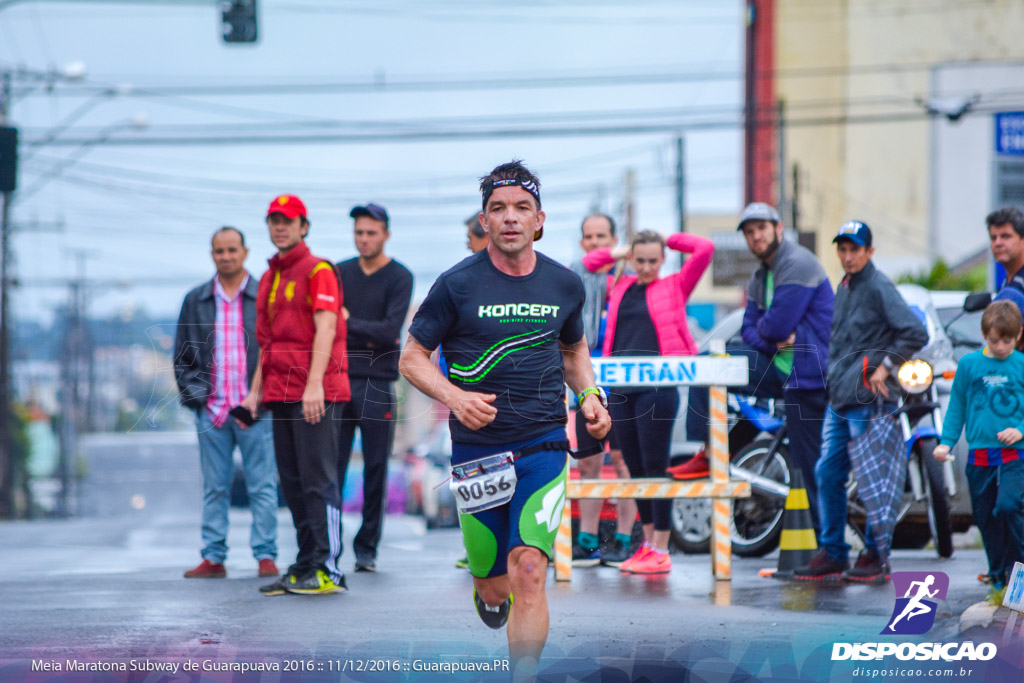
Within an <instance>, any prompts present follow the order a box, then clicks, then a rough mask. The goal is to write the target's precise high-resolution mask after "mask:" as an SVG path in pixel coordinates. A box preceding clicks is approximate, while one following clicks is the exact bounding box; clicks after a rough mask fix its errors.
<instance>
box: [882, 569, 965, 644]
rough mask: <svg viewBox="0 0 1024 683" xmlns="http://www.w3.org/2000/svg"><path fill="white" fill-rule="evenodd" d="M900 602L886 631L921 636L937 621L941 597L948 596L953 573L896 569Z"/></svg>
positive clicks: (888, 633)
mask: <svg viewBox="0 0 1024 683" xmlns="http://www.w3.org/2000/svg"><path fill="white" fill-rule="evenodd" d="M892 586H893V588H894V589H895V590H896V606H895V607H893V610H892V616H891V617H889V623H888V624H887V625H886V627H885V628H884V629H882V633H883V634H885V635H893V634H896V635H903V636H917V635H921V634H922V633H927V632H928V630H929V629H930V628H931V627H932V626H933V625H934V624H935V612H936V608H937V607H938V602H937V601H938V600H945V599H946V592H947V591H948V590H949V577H948V576H946V574H944V573H942V572H893V573H892Z"/></svg>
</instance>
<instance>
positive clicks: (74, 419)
mask: <svg viewBox="0 0 1024 683" xmlns="http://www.w3.org/2000/svg"><path fill="white" fill-rule="evenodd" d="M72 253H73V254H74V257H75V261H76V262H77V267H76V269H75V270H76V275H75V277H74V278H73V279H71V280H69V281H68V313H67V323H66V324H67V329H66V331H65V337H64V340H65V342H64V344H65V346H64V353H63V355H62V357H61V374H62V376H63V377H62V381H61V385H62V390H61V413H62V415H63V419H62V422H61V432H60V440H61V449H60V484H61V485H60V498H59V499H58V502H57V516H58V517H61V518H67V517H70V516H71V514H72V512H73V510H72V504H71V500H72V493H73V491H72V488H73V485H74V475H73V468H74V463H75V454H76V453H77V451H78V433H79V431H80V430H81V427H82V423H83V420H82V418H83V413H84V410H83V407H84V406H83V404H84V403H85V402H84V401H83V400H82V397H81V395H80V394H81V390H80V387H81V384H82V382H83V374H86V373H84V372H83V367H82V366H83V356H84V355H85V354H90V355H91V349H87V348H86V346H87V344H86V333H85V323H86V321H85V288H86V277H85V259H86V258H88V257H89V256H90V252H89V251H88V250H86V249H75V250H73V252H72ZM90 346H91V345H90ZM89 398H90V400H91V399H92V396H91V395H90V397H89Z"/></svg>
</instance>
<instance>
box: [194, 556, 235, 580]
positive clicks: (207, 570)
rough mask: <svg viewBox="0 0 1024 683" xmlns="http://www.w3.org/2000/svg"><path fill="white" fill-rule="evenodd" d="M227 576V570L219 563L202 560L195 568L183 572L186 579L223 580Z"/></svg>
mask: <svg viewBox="0 0 1024 683" xmlns="http://www.w3.org/2000/svg"><path fill="white" fill-rule="evenodd" d="M227 575H228V570H227V569H225V568H224V565H222V564H221V563H220V562H210V561H209V560H203V561H202V562H200V563H199V565H198V566H197V567H193V568H192V569H189V570H188V571H187V572H185V578H186V579H223V578H224V577H226V576H227Z"/></svg>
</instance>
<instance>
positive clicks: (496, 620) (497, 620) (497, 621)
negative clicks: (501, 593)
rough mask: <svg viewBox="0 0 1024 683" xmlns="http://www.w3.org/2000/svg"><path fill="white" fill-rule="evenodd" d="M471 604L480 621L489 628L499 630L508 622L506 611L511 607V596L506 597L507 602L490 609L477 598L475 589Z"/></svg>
mask: <svg viewBox="0 0 1024 683" xmlns="http://www.w3.org/2000/svg"><path fill="white" fill-rule="evenodd" d="M473 602H474V603H475V604H476V613H477V614H479V615H480V619H481V621H483V622H484V623H485V624H487V625H488V626H489V627H490V628H501V627H502V626H504V625H505V624H506V623H507V622H508V611H509V609H510V608H511V607H512V596H511V595H509V596H508V600H506V601H505V602H503V603H501V604H500V605H498V606H497V607H491V606H490V605H488V604H487V603H485V602H484V601H483V600H481V599H480V598H479V597H478V596H477V594H476V588H474V589H473Z"/></svg>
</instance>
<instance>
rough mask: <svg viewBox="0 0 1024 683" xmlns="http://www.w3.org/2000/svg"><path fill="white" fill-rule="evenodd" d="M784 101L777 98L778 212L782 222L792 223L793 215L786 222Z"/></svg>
mask: <svg viewBox="0 0 1024 683" xmlns="http://www.w3.org/2000/svg"><path fill="white" fill-rule="evenodd" d="M785 114H786V102H785V100H783V99H781V98H780V99H779V102H778V113H777V116H778V117H779V118H778V148H779V203H778V204H777V206H778V207H779V213H780V214H782V224H783V225H792V222H793V217H792V216H790V221H789V223H786V125H785V121H786V116H785Z"/></svg>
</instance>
